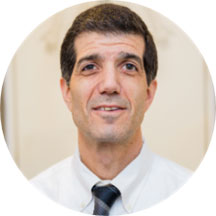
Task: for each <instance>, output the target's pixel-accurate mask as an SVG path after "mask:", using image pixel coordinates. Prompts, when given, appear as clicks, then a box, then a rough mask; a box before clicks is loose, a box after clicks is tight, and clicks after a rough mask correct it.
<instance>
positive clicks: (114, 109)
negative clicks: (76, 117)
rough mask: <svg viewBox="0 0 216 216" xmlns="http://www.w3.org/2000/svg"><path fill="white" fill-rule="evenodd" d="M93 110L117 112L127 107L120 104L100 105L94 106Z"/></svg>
mask: <svg viewBox="0 0 216 216" xmlns="http://www.w3.org/2000/svg"><path fill="white" fill-rule="evenodd" d="M93 110H95V111H103V112H117V111H122V110H126V108H125V107H121V106H118V105H100V106H97V107H94V108H93Z"/></svg>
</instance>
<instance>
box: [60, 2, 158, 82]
mask: <svg viewBox="0 0 216 216" xmlns="http://www.w3.org/2000/svg"><path fill="white" fill-rule="evenodd" d="M84 32H97V33H113V34H119V33H125V34H138V35H141V36H142V37H143V39H144V41H145V52H144V53H143V63H144V68H145V72H146V77H147V83H148V85H149V84H150V83H151V81H152V80H154V79H155V77H156V74H157V67H158V61H157V50H156V46H155V43H154V40H153V38H152V35H151V33H150V32H149V30H148V28H147V26H146V24H145V23H144V22H143V21H142V19H141V18H140V17H139V16H138V15H137V14H136V13H134V12H133V11H131V10H130V9H129V8H127V7H124V6H120V5H115V4H101V5H98V6H95V7H92V8H90V9H88V10H86V11H84V12H82V13H81V14H80V15H78V16H77V17H76V19H75V20H74V22H73V24H72V26H71V27H70V28H69V30H68V31H67V33H66V36H65V38H64V41H63V43H62V46H61V54H60V55H61V58H60V61H61V71H62V77H63V78H64V79H65V80H66V82H67V83H68V85H69V83H70V78H71V74H72V71H73V68H74V65H75V62H76V52H75V47H74V42H75V39H76V37H77V36H78V35H80V34H81V33H84Z"/></svg>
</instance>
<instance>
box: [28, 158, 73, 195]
mask: <svg viewBox="0 0 216 216" xmlns="http://www.w3.org/2000/svg"><path fill="white" fill-rule="evenodd" d="M72 161H73V156H70V157H68V158H66V159H64V160H62V161H60V162H58V163H57V164H55V165H53V166H51V167H50V168H48V169H46V170H45V171H43V172H41V173H39V174H38V175H37V176H35V177H33V178H32V179H31V180H30V182H31V183H32V184H33V185H34V186H36V187H37V188H38V189H39V190H40V191H42V192H43V193H46V194H48V195H51V196H52V197H54V196H55V195H54V194H57V191H55V190H57V189H58V186H59V184H63V182H64V181H67V180H68V179H71V178H72V176H73V172H74V171H73V168H72V167H73V166H72Z"/></svg>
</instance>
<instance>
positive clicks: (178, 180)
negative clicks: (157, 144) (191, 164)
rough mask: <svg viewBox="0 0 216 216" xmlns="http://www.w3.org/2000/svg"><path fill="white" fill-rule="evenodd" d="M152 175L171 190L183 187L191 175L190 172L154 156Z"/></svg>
mask: <svg viewBox="0 0 216 216" xmlns="http://www.w3.org/2000/svg"><path fill="white" fill-rule="evenodd" d="M152 173H153V176H154V177H155V178H158V179H160V181H161V182H163V183H164V184H165V185H169V187H171V188H178V187H180V186H181V185H183V184H184V183H185V182H186V181H187V180H188V178H189V177H191V175H192V174H193V172H192V171H191V170H189V169H188V168H185V167H183V166H181V165H179V164H177V163H175V162H173V161H170V160H168V159H166V158H163V157H161V156H159V155H157V154H154V162H153V164H152Z"/></svg>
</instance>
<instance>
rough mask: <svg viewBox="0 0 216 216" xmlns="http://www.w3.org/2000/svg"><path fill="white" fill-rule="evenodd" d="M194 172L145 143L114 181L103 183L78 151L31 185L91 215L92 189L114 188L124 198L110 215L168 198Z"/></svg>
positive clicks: (58, 200) (63, 203) (124, 212)
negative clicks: (83, 161)
mask: <svg viewBox="0 0 216 216" xmlns="http://www.w3.org/2000/svg"><path fill="white" fill-rule="evenodd" d="M190 175H191V171H189V170H187V169H186V168H183V167H181V166H180V165H178V164H176V163H174V162H171V161H169V160H167V159H165V158H162V157H160V156H158V155H156V154H154V153H153V152H151V151H150V150H149V148H148V147H147V145H146V143H144V144H143V147H142V150H141V152H140V154H139V155H138V156H137V157H136V158H135V159H134V160H133V161H132V162H131V163H130V164H129V165H128V166H127V167H126V168H125V169H124V170H122V171H121V172H120V173H119V174H118V175H117V176H116V177H115V178H114V179H112V180H106V181H102V180H101V179H99V178H98V177H97V176H96V175H95V174H94V173H92V172H91V171H90V170H89V169H88V168H87V167H86V166H85V165H84V164H83V163H82V161H81V160H80V157H79V151H78V150H76V152H75V154H74V156H71V157H69V158H67V159H65V160H63V161H61V162H59V163H57V164H56V165H54V166H52V167H51V168H49V169H48V170H46V171H44V172H42V173H41V174H39V175H38V176H36V177H34V178H33V179H32V180H31V182H32V183H33V184H34V185H35V186H36V187H37V188H38V189H40V190H41V191H42V192H44V193H45V194H46V195H47V196H48V197H50V198H51V199H53V200H55V201H56V202H58V203H60V204H62V205H64V206H66V207H68V208H71V209H72V210H75V211H79V212H83V213H87V214H92V212H93V209H94V200H93V196H92V194H91V188H92V187H93V185H95V184H96V183H100V184H107V183H111V184H113V185H115V186H116V187H117V188H118V189H119V190H120V192H121V196H120V197H119V198H118V199H117V200H116V201H115V203H114V204H113V206H112V208H111V210H110V215H121V214H128V213H132V212H137V211H140V210H143V209H145V208H148V207H150V206H152V205H154V204H156V203H158V202H159V201H161V200H164V199H166V198H167V197H168V196H170V195H171V194H172V193H173V192H175V191H176V190H177V189H178V188H179V187H181V186H182V185H183V184H184V183H185V181H186V180H187V179H188V177H189V176H190Z"/></svg>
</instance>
